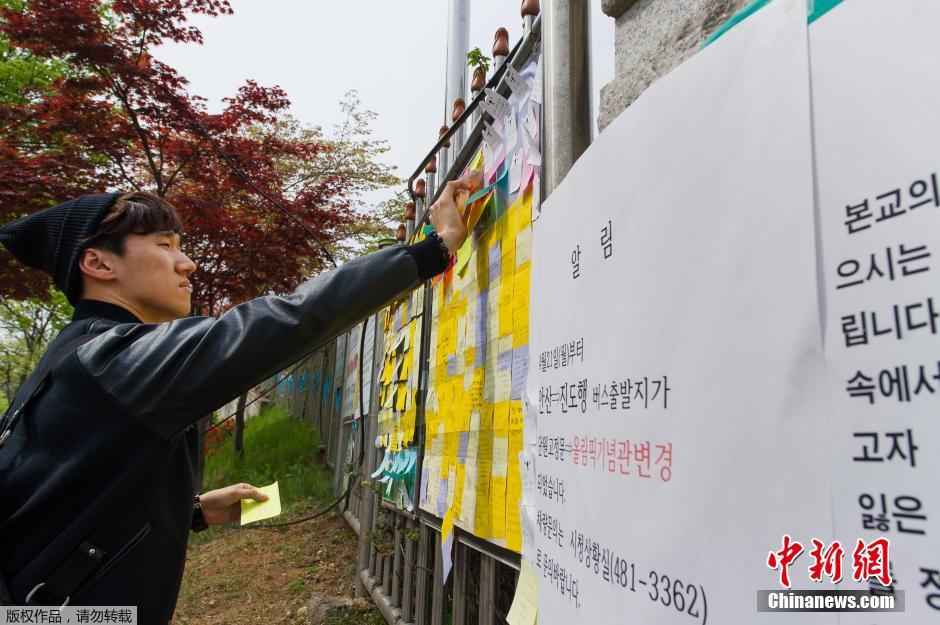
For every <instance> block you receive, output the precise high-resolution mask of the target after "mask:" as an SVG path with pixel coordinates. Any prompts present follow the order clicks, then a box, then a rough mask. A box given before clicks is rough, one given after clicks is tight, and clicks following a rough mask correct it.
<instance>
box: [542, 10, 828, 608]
mask: <svg viewBox="0 0 940 625" xmlns="http://www.w3.org/2000/svg"><path fill="white" fill-rule="evenodd" d="M808 68H809V60H808V58H807V26H806V2H805V0H778V1H777V2H774V3H772V4H770V5H769V6H767V7H766V8H764V9H762V10H760V11H758V12H757V13H756V14H754V15H753V16H751V17H749V18H748V19H746V20H745V21H744V22H742V23H741V24H740V25H738V26H737V27H735V28H734V29H733V30H731V31H730V32H729V33H727V34H726V35H724V37H722V39H720V40H719V41H718V42H716V43H715V44H713V45H712V46H710V47H709V48H707V49H705V50H704V51H702V52H700V53H699V54H698V55H696V56H695V57H693V58H692V59H690V60H689V61H688V62H686V63H685V64H683V65H682V66H681V67H679V68H677V69H676V70H675V71H673V72H672V73H671V74H669V75H668V76H666V77H665V78H663V79H661V80H660V81H659V82H658V83H656V84H655V85H653V86H652V87H651V88H650V89H648V91H647V92H646V93H645V94H644V95H643V96H642V97H641V98H640V99H638V100H637V101H636V102H635V103H634V104H633V105H632V106H631V107H630V108H629V109H628V110H627V111H625V112H624V113H623V114H622V115H621V116H620V117H619V118H618V119H617V120H615V121H614V122H613V123H612V124H611V125H610V126H609V127H608V128H607V130H605V132H604V133H603V134H602V135H600V136H599V137H598V139H597V140H596V141H595V143H594V145H593V146H592V147H591V149H590V150H589V151H588V152H587V153H586V154H585V155H584V156H583V157H582V158H581V159H580V160H579V161H578V163H577V164H576V165H575V167H574V168H573V169H572V170H571V172H570V173H569V174H568V176H567V178H566V179H565V181H564V182H563V183H562V185H561V186H559V187H558V188H557V189H556V190H555V191H554V193H552V195H551V196H550V198H549V200H548V201H547V202H546V203H545V206H544V209H543V211H542V215H541V217H540V218H539V220H538V221H537V222H536V223H535V226H534V227H535V230H534V243H533V245H534V249H533V269H532V274H533V285H532V297H533V302H532V307H531V310H532V311H533V315H532V320H531V328H532V336H531V345H532V350H533V351H532V356H531V358H532V361H531V362H532V364H531V366H530V369H529V371H530V375H529V380H528V388H527V392H528V396H529V402H530V403H531V404H532V406H533V408H534V409H535V410H536V413H537V416H536V419H537V429H538V438H537V444H536V454H535V456H536V458H535V470H536V472H537V474H538V476H537V481H538V482H539V484H540V485H541V484H544V483H548V481H550V480H551V481H554V483H555V484H556V488H554V489H552V490H551V491H550V492H549V491H547V490H546V489H542V488H539V490H538V496H537V497H536V502H535V503H536V505H537V508H538V511H537V524H536V528H535V533H536V537H535V545H534V549H535V551H536V553H535V557H534V560H535V562H534V568H535V571H536V572H537V573H538V575H539V579H540V587H541V590H540V595H539V616H538V619H539V622H540V623H543V624H546V623H592V624H593V625H601V624H605V623H609V624H611V625H613V624H618V625H619V624H621V623H643V624H644V625H650V624H654V623H692V622H699V623H705V622H710V623H720V624H721V625H733V624H736V623H740V624H748V625H750V624H752V623H755V622H758V621H760V620H762V619H773V618H775V617H772V616H771V617H766V616H764V615H759V614H757V611H756V607H755V602H756V591H757V590H758V589H762V588H764V589H772V588H777V587H778V578H779V574H780V572H779V571H774V570H771V569H770V568H769V567H768V565H767V563H766V560H767V557H768V554H769V552H771V551H774V550H779V549H781V541H782V537H783V535H784V534H789V535H791V536H793V537H794V538H799V539H801V540H803V541H805V542H807V543H808V542H809V541H810V539H811V538H812V537H814V536H818V537H820V538H823V539H825V540H826V541H829V540H831V539H832V536H831V533H832V516H831V507H830V506H831V500H832V499H831V493H830V489H829V479H828V476H829V463H828V452H827V444H828V441H827V440H826V435H827V432H826V426H825V418H824V412H823V410H824V386H823V380H824V375H823V371H822V359H821V353H822V342H821V335H820V316H819V314H820V313H819V306H818V301H817V286H816V269H817V268H816V260H815V259H816V241H815V238H814V215H813V180H812V161H811V154H812V147H811V134H810V128H811V124H810V107H809V102H810V99H809V75H808ZM558 486H560V488H559V487H558ZM559 493H561V494H559ZM527 558H529V556H528V554H527ZM804 562H805V559H804V560H803V561H801V562H800V567H799V570H797V568H796V567H794V568H791V569H790V573H791V576H792V577H793V578H794V585H795V586H800V585H802V586H804V587H805V586H807V585H808V584H807V579H806V570H805V566H803V564H804ZM788 618H789V617H788ZM799 622H800V623H835V622H837V621H836V616H835V615H833V614H801V615H799Z"/></svg>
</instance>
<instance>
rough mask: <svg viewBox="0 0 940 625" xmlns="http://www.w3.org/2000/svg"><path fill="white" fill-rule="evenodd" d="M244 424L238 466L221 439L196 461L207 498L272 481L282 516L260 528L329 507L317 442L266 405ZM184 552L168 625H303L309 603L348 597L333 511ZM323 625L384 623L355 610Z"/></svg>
mask: <svg viewBox="0 0 940 625" xmlns="http://www.w3.org/2000/svg"><path fill="white" fill-rule="evenodd" d="M247 425H248V427H247V428H246V429H245V458H244V459H241V458H238V457H237V456H236V454H235V450H234V444H233V441H232V440H231V439H229V440H225V441H224V442H223V444H222V447H221V448H220V449H219V452H218V453H216V454H214V455H212V456H210V457H208V458H207V459H206V475H205V478H206V479H205V482H206V484H205V488H206V489H207V490H208V489H211V488H219V487H222V486H227V485H229V484H234V483H238V482H249V483H251V484H254V485H255V486H265V485H267V484H270V483H271V482H273V481H274V480H278V483H279V485H280V491H281V503H282V508H283V514H282V515H281V516H280V517H277V518H275V519H269V520H268V521H265V523H281V522H284V521H289V520H293V519H299V518H302V517H303V516H306V515H309V514H311V513H312V512H314V511H318V510H321V509H323V508H324V507H325V506H327V505H329V503H331V502H332V501H333V492H332V473H331V472H330V471H328V470H327V468H326V466H325V465H323V464H321V463H320V462H321V461H320V458H318V457H317V450H318V447H319V437H318V436H317V434H316V433H315V432H314V431H313V430H312V429H311V428H310V426H309V425H307V424H306V423H305V422H303V421H299V420H297V419H294V418H292V417H291V416H290V415H289V414H288V413H287V412H286V411H285V410H283V409H282V408H279V407H276V406H268V407H265V408H264V409H262V411H261V414H259V415H258V416H257V417H254V418H252V419H249V420H248V424H247ZM189 545H190V549H189V553H188V556H187V563H186V574H185V576H184V578H183V585H182V588H181V592H180V597H179V602H178V603H177V608H176V614H175V615H174V617H173V622H174V623H176V624H178V625H218V624H219V623H226V625H257V624H258V623H271V624H274V625H278V624H281V625H303V622H304V621H303V619H302V618H301V617H300V612H299V610H300V608H301V607H302V606H303V605H304V604H305V603H306V602H307V600H309V599H310V597H312V596H318V597H351V596H352V595H353V592H354V589H355V584H356V582H355V579H356V577H355V576H356V553H357V548H358V542H357V538H356V535H355V534H354V533H353V532H352V530H350V529H349V527H348V526H347V525H346V522H345V521H344V520H343V518H342V517H341V516H338V513H337V511H336V510H335V509H334V510H333V511H332V512H331V513H330V514H327V515H323V516H319V517H317V518H315V519H312V520H310V521H306V522H304V523H299V524H296V525H292V526H290V527H286V528H277V529H262V530H257V531H243V530H238V529H230V528H225V527H222V528H216V527H212V528H209V529H208V530H207V531H205V532H199V533H194V534H191V535H190V541H189ZM285 614H286V615H287V616H285ZM327 623H328V625H385V619H384V618H383V617H382V615H381V613H379V611H378V610H377V609H376V608H375V606H373V605H371V604H367V603H363V604H362V605H358V604H357V605H354V606H353V607H351V608H350V609H349V610H346V611H345V612H344V613H343V614H341V615H337V616H335V617H334V618H333V619H331V620H328V621H327Z"/></svg>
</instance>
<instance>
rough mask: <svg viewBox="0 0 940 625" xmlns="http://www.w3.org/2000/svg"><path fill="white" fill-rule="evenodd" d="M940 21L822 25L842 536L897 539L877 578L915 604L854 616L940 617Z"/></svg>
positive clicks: (865, 12)
mask: <svg viewBox="0 0 940 625" xmlns="http://www.w3.org/2000/svg"><path fill="white" fill-rule="evenodd" d="M938 25H940V3H938V2H936V1H935V0H904V1H899V2H890V3H885V2H880V1H878V0H846V1H845V2H843V3H842V4H840V5H839V6H837V7H835V8H833V9H832V10H831V11H830V12H829V13H827V14H826V15H824V16H823V17H822V18H820V19H819V20H817V21H815V22H813V23H812V24H811V25H810V28H809V33H810V59H811V70H812V71H811V75H812V91H813V111H814V128H815V149H816V152H815V153H816V168H817V177H818V192H819V195H818V207H819V213H820V228H821V235H822V249H823V258H822V269H823V280H822V283H823V285H824V289H825V300H826V308H825V320H826V332H825V337H826V341H825V345H826V348H825V353H826V359H827V362H828V364H829V367H828V368H827V373H828V376H827V378H828V385H827V399H828V402H829V412H830V424H831V433H830V439H831V441H832V472H833V479H834V483H835V484H836V485H837V487H836V488H834V495H835V502H834V504H833V507H834V510H835V511H836V512H835V523H836V525H835V527H836V532H835V534H836V536H837V537H840V538H842V539H843V547H844V549H845V552H846V555H847V558H849V557H851V555H850V554H852V553H853V551H854V549H855V547H856V540H857V538H858V537H860V538H863V539H864V540H865V541H866V542H868V541H872V540H874V539H877V538H879V537H886V538H888V539H889V540H890V551H889V553H890V561H891V563H892V566H891V570H890V573H891V574H892V575H891V577H892V583H891V585H890V586H891V588H890V589H884V588H879V586H880V584H878V585H876V584H872V587H873V588H874V589H875V591H876V592H892V591H893V590H894V589H900V590H903V591H905V603H906V612H905V613H904V614H891V615H888V614H886V615H878V618H877V619H873V618H870V617H867V616H866V617H864V618H862V619H861V621H859V620H857V618H855V617H852V618H850V617H848V616H845V617H843V622H847V623H849V622H850V623H856V622H864V623H873V622H885V623H925V624H926V623H938V622H940V522H938V519H940V486H938V479H940V478H938V476H940V460H938V455H940V454H938V452H940V447H938V441H940V414H938V405H940V404H938V401H937V398H938V394H940V339H938V336H940V286H938V285H940V283H938V281H937V274H936V271H937V268H938V258H940V189H938V176H940V116H938V114H937V102H938V101H940V81H938V67H940V65H938V63H940V38H938V37H937V27H938ZM846 543H847V544H846ZM850 575H851V573H850V571H846V576H847V577H849V579H850ZM845 586H846V587H847V588H853V587H854V588H868V587H869V584H864V585H862V584H858V585H851V584H847V583H846V584H845Z"/></svg>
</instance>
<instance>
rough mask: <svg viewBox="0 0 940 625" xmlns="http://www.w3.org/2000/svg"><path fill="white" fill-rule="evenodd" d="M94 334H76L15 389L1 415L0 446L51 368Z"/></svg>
mask: <svg viewBox="0 0 940 625" xmlns="http://www.w3.org/2000/svg"><path fill="white" fill-rule="evenodd" d="M96 336H98V335H97V334H82V335H81V336H77V337H75V338H74V339H71V340H70V341H67V342H66V343H65V345H63V346H62V347H60V348H59V349H57V350H56V351H55V353H53V354H52V356H50V357H49V359H48V360H47V361H46V362H45V364H44V365H43V366H42V369H40V370H39V371H37V372H35V373H33V375H31V376H29V378H27V380H26V382H24V383H23V386H21V387H20V390H19V391H17V393H16V397H15V398H14V399H13V401H12V402H10V406H9V408H7V412H6V414H4V415H3V421H2V424H0V447H3V446H4V445H5V444H6V442H7V439H9V438H10V434H12V433H13V430H14V428H16V426H17V424H18V423H19V422H20V419H22V418H23V414H24V413H25V412H26V409H27V408H28V407H29V404H30V402H32V400H33V398H35V397H36V395H38V394H39V391H40V390H41V389H42V387H43V384H44V383H45V381H46V379H47V378H48V377H49V374H50V373H52V370H53V369H55V367H56V365H58V364H59V363H60V362H62V359H63V358H65V357H66V356H68V355H69V354H70V353H71V352H73V351H74V350H76V349H78V348H79V347H80V346H82V345H84V344H85V343H87V342H88V341H90V340H91V339H93V338H95V337H96ZM20 398H22V399H20Z"/></svg>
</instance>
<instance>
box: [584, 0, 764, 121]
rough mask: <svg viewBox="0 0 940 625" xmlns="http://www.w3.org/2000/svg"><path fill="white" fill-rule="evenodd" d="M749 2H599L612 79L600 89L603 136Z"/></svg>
mask: <svg viewBox="0 0 940 625" xmlns="http://www.w3.org/2000/svg"><path fill="white" fill-rule="evenodd" d="M751 1H752V0H601V9H602V10H603V11H604V13H606V14H607V15H609V16H611V17H612V18H614V20H615V25H614V55H615V59H616V60H615V67H614V79H613V80H612V81H611V82H609V83H607V85H605V86H604V87H603V88H602V89H601V98H600V111H599V113H598V119H597V127H598V129H601V130H603V128H604V127H606V126H607V124H609V123H610V122H611V121H613V119H614V118H615V117H617V115H619V114H620V112H621V111H623V110H624V109H625V108H627V107H628V106H630V104H631V103H632V102H633V101H634V100H636V99H637V98H638V97H639V96H640V94H641V93H643V91H645V90H646V88H647V87H649V86H650V85H651V84H652V83H653V82H655V81H656V80H657V79H658V78H659V77H660V76H663V75H665V74H667V73H669V71H670V70H672V69H673V68H674V67H676V66H677V65H679V63H681V62H682V61H684V60H686V59H687V58H689V57H690V56H692V55H693V54H695V52H696V51H697V50H698V49H699V46H700V45H701V44H702V42H703V41H705V40H706V39H707V38H708V37H709V36H710V35H711V34H712V33H713V32H715V30H717V29H718V27H719V26H721V25H722V24H724V23H725V22H726V21H727V20H728V19H729V18H730V17H731V16H732V15H734V14H735V13H737V12H738V11H740V10H741V9H743V8H744V7H745V6H747V5H749V4H750V3H751Z"/></svg>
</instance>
